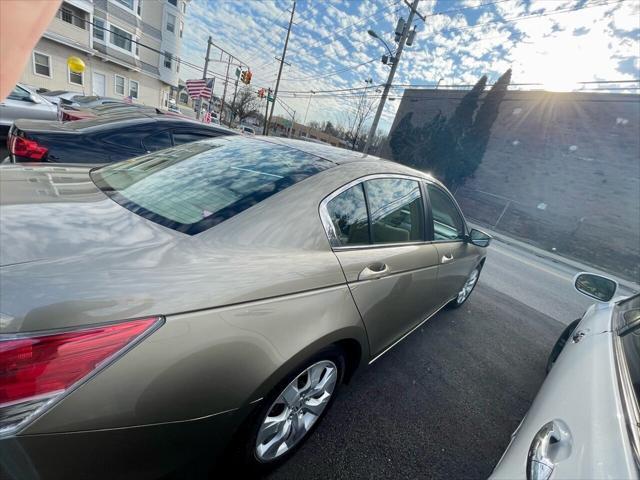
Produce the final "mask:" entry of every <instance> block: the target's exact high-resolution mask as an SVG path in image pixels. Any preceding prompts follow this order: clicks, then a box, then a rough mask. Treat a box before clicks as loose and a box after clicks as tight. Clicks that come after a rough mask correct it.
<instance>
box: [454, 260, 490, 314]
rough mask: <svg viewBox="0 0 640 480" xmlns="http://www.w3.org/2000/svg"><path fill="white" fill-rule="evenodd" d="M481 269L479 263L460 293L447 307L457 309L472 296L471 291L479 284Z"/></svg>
mask: <svg viewBox="0 0 640 480" xmlns="http://www.w3.org/2000/svg"><path fill="white" fill-rule="evenodd" d="M481 270H482V265H478V266H477V267H476V268H474V269H473V270H472V271H471V273H470V274H469V276H468V277H467V279H466V280H465V282H464V285H463V286H462V288H461V289H460V291H459V292H458V295H457V296H456V298H454V299H453V300H451V301H450V302H449V303H448V304H447V308H452V309H455V308H460V307H461V306H462V305H464V303H465V302H466V301H467V300H468V299H469V297H470V296H471V292H473V289H474V288H476V285H477V284H478V280H479V279H480V271H481Z"/></svg>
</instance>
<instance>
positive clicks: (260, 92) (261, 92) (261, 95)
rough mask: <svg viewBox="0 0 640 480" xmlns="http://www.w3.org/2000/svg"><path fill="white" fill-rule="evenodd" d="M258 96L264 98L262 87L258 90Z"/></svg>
mask: <svg viewBox="0 0 640 480" xmlns="http://www.w3.org/2000/svg"><path fill="white" fill-rule="evenodd" d="M258 97H260V98H264V88H261V89H260V90H258Z"/></svg>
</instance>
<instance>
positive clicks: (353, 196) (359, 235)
mask: <svg viewBox="0 0 640 480" xmlns="http://www.w3.org/2000/svg"><path fill="white" fill-rule="evenodd" d="M327 212H328V213H329V216H330V217H331V222H332V223H333V227H334V229H335V232H336V236H337V237H338V240H339V242H340V245H363V244H367V243H369V219H368V218H367V205H366V203H365V199H364V189H363V185H362V184H361V183H360V184H358V185H356V186H355V187H351V188H350V189H348V190H345V191H344V192H342V193H341V194H340V195H337V196H336V197H334V198H332V199H331V200H330V201H329V203H327Z"/></svg>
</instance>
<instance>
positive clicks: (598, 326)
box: [490, 273, 640, 480]
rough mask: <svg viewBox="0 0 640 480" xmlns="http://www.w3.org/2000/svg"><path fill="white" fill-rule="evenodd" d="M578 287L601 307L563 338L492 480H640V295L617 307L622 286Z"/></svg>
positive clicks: (592, 282) (598, 282)
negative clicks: (639, 405) (617, 294)
mask: <svg viewBox="0 0 640 480" xmlns="http://www.w3.org/2000/svg"><path fill="white" fill-rule="evenodd" d="M574 285H575V287H576V289H577V290H578V291H579V292H581V293H583V294H585V295H587V296H590V297H592V298H595V299H596V300H598V301H599V303H597V304H595V305H592V306H591V307H590V308H589V309H588V310H587V312H586V313H585V314H584V316H583V317H582V319H579V320H576V321H575V322H573V323H572V324H570V325H569V326H568V327H567V328H566V329H565V331H564V332H563V334H562V335H561V336H560V338H559V339H558V342H557V343H556V345H555V347H554V349H553V350H552V352H551V357H550V359H549V364H548V370H549V374H548V376H547V378H546V380H545V382H544V383H543V385H542V387H541V388H540V391H539V392H538V395H537V396H536V399H535V400H534V402H533V404H532V405H531V408H530V409H529V412H528V413H527V414H526V416H525V418H524V419H523V420H522V422H521V423H520V426H519V427H518V428H517V429H516V431H515V432H514V433H513V435H512V437H511V442H510V443H509V446H508V447H507V449H506V451H505V453H504V454H503V456H502V458H501V459H500V461H499V462H498V464H497V465H496V467H495V469H494V471H493V473H492V475H491V477H490V478H491V479H494V480H498V479H509V480H513V479H525V478H526V479H527V480H561V479H576V478H585V479H586V478H588V479H598V478H603V479H604V478H608V479H627V478H639V477H640V470H639V465H640V463H639V460H640V458H639V456H638V454H639V452H640V430H639V428H638V425H640V410H639V408H638V398H639V397H640V294H636V295H633V296H631V297H628V298H620V297H618V298H616V299H613V300H612V298H613V296H614V295H615V291H616V289H617V283H616V282H614V281H613V280H610V279H608V278H606V277H602V276H600V275H595V274H592V273H579V274H578V275H576V277H575V279H574Z"/></svg>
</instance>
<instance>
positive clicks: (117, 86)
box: [113, 75, 126, 96]
mask: <svg viewBox="0 0 640 480" xmlns="http://www.w3.org/2000/svg"><path fill="white" fill-rule="evenodd" d="M114 78H115V80H114V84H113V89H114V91H115V92H116V94H117V95H123V96H124V84H125V80H126V79H125V78H124V77H122V76H120V75H115V77H114Z"/></svg>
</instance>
